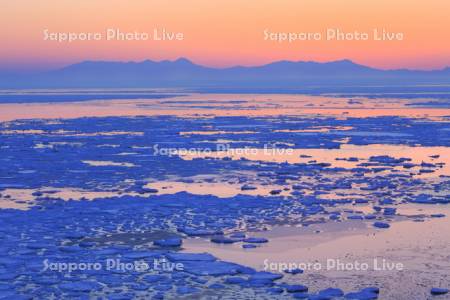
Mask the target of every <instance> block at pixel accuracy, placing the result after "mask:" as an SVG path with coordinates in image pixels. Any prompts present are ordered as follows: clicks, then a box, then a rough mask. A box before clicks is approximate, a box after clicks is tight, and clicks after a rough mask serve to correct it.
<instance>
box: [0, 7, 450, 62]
mask: <svg viewBox="0 0 450 300" xmlns="http://www.w3.org/2000/svg"><path fill="white" fill-rule="evenodd" d="M449 12H450V1H449V0H427V1H423V0H395V1H394V0H376V1H372V0H367V1H362V0H270V1H269V0H258V1H251V0H247V1H243V0H133V1H126V0H90V1H88V0H58V1H54V0H33V1H29V0H14V1H13V0H9V1H7V0H2V1H0V38H1V41H2V43H1V47H0V69H10V70H14V69H16V70H32V69H49V68H56V67H60V66H64V65H67V64H70V63H74V62H78V61H82V60H87V59H89V60H127V61H128V60H134V61H139V60H144V59H153V60H161V59H175V58H178V57H187V58H189V59H191V60H193V61H194V62H196V63H200V64H205V65H209V66H220V67H224V66H231V65H237V64H240V65H258V64H263V63H267V62H271V61H274V60H282V59H286V60H315V61H330V60H338V59H343V58H348V59H351V60H354V61H356V62H358V63H361V64H365V65H369V66H374V67H380V68H400V67H407V68H420V69H433V68H442V67H444V66H450V38H449V37H450V18H449V17H448V14H449ZM107 28H119V29H120V30H122V31H135V30H137V31H142V32H152V30H153V28H166V29H167V30H169V31H172V32H182V33H183V34H184V40H183V41H151V40H148V41H105V40H101V41H84V42H80V41H78V42H72V43H67V42H66V43H58V42H55V41H44V34H43V30H44V29H48V30H49V31H50V32H101V33H104V32H105V30H106V29H107ZM327 28H340V29H341V30H343V31H348V32H353V31H355V30H357V31H359V32H370V33H371V32H372V29H373V28H379V29H382V28H385V29H387V30H389V31H392V32H402V33H404V40H402V41H373V40H369V41H326V40H321V41H300V42H299V41H297V42H293V43H287V42H284V43H278V42H274V41H265V40H264V34H263V31H264V30H265V29H268V30H269V31H272V32H322V33H323V32H324V31H326V29H327Z"/></svg>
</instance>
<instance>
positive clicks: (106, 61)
mask: <svg viewBox="0 0 450 300" xmlns="http://www.w3.org/2000/svg"><path fill="white" fill-rule="evenodd" d="M177 61H186V62H188V63H191V64H193V65H196V66H200V67H204V68H210V69H216V70H226V69H231V68H257V67H263V66H267V65H271V64H275V63H283V62H287V63H316V64H329V63H339V62H349V63H352V64H354V65H358V66H362V67H366V68H370V69H374V70H381V71H421V72H435V71H443V70H446V69H449V68H450V65H444V66H442V67H440V68H436V69H417V68H408V67H405V68H378V67H372V66H368V65H365V64H360V63H358V62H355V61H354V60H352V59H349V58H342V59H336V60H328V61H315V60H286V59H281V60H274V61H271V62H267V63H262V64H253V65H242V64H235V65H231V66H226V67H216V66H211V65H208V64H199V63H196V62H195V61H193V60H192V59H190V58H187V57H185V56H180V57H177V58H174V59H161V60H153V59H151V58H147V59H143V60H91V59H86V60H80V61H78V62H73V63H68V64H66V65H64V66H61V67H58V68H52V69H46V70H42V69H41V70H22V71H21V70H12V69H0V74H1V73H3V74H5V73H9V74H14V75H24V74H42V73H47V72H52V71H58V70H63V69H65V68H68V67H70V66H74V65H78V64H82V63H101V62H104V63H124V64H125V63H135V64H141V63H145V62H153V63H164V62H171V63H174V62H177Z"/></svg>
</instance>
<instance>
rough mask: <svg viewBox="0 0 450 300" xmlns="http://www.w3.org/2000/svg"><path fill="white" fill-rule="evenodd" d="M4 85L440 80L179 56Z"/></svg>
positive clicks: (340, 66)
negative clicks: (206, 62) (207, 62)
mask: <svg viewBox="0 0 450 300" xmlns="http://www.w3.org/2000/svg"><path fill="white" fill-rule="evenodd" d="M0 77H1V82H0V87H2V88H59V87H61V88H63V87H79V88H83V87H203V86H206V87H214V86H218V87H223V86H227V87H233V86H236V87H252V88H255V87H259V86H261V87H268V86H270V87H276V88H282V87H299V86H300V87H301V86H304V85H348V84H354V85H360V84H442V83H450V67H445V68H442V69H439V70H430V71H427V70H410V69H392V70H382V69H377V68H373V67H369V66H365V65H361V64H358V63H355V62H353V61H351V60H349V59H342V60H336V61H330V62H315V61H288V60H280V61H274V62H271V63H268V64H264V65H260V66H232V67H226V68H214V67H207V66H203V65H199V64H196V63H194V62H192V61H191V60H189V59H187V58H184V57H181V58H178V59H175V60H161V61H154V60H150V59H147V60H143V61H140V62H135V61H126V62H123V61H94V60H86V61H82V62H79V63H75V64H71V65H68V66H65V67H63V68H60V69H56V70H52V71H47V72H43V73H39V74H34V75H22V76H2V75H0Z"/></svg>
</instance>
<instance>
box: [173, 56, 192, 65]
mask: <svg viewBox="0 0 450 300" xmlns="http://www.w3.org/2000/svg"><path fill="white" fill-rule="evenodd" d="M173 62H174V63H177V64H180V63H183V64H192V61H190V60H189V59H187V58H185V57H180V58H178V59H176V60H174V61H173Z"/></svg>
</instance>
